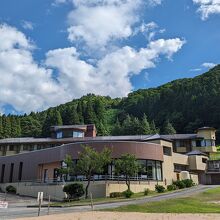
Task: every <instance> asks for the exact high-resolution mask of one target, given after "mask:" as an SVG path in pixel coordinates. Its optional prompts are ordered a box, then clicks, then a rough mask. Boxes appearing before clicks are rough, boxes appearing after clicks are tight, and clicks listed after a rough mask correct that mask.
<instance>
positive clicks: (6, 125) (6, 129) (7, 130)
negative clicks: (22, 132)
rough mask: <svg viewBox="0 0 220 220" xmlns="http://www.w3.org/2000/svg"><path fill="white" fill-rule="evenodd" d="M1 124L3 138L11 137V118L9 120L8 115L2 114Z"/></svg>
mask: <svg viewBox="0 0 220 220" xmlns="http://www.w3.org/2000/svg"><path fill="white" fill-rule="evenodd" d="M2 124H3V134H4V138H10V137H11V120H10V116H5V115H3V117H2Z"/></svg>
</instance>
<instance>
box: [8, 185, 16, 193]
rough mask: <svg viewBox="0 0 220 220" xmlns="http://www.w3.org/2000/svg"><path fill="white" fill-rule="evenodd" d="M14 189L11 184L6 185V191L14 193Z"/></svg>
mask: <svg viewBox="0 0 220 220" xmlns="http://www.w3.org/2000/svg"><path fill="white" fill-rule="evenodd" d="M16 191H17V190H16V188H15V187H14V186H12V185H9V186H7V187H6V192H7V193H16Z"/></svg>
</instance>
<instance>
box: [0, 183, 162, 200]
mask: <svg viewBox="0 0 220 220" xmlns="http://www.w3.org/2000/svg"><path fill="white" fill-rule="evenodd" d="M157 183H158V184H160V185H164V183H163V182H156V181H142V182H138V181H133V182H131V190H132V191H133V192H134V193H138V192H144V190H145V189H150V190H154V189H155V185H156V184H157ZM67 184H70V182H68V183H67ZM8 185H12V186H14V187H15V188H16V189H17V194H19V195H23V196H31V197H37V194H38V192H44V199H47V198H48V196H49V195H50V198H51V199H52V200H57V201H62V200H63V199H64V198H66V194H65V193H64V192H63V187H64V184H58V185H56V184H44V183H31V182H22V183H20V182H19V183H3V184H0V187H1V189H2V190H3V191H5V189H6V187H7V186H8ZM83 185H84V187H85V186H86V182H83ZM126 189H127V185H126V184H125V182H124V181H119V182H118V181H96V182H91V184H90V187H89V193H92V195H93V198H101V197H108V196H109V195H110V193H112V192H123V191H125V190H126Z"/></svg>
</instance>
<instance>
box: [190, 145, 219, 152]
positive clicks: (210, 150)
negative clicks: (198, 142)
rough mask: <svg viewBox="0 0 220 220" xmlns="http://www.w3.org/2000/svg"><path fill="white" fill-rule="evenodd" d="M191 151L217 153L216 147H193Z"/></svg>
mask: <svg viewBox="0 0 220 220" xmlns="http://www.w3.org/2000/svg"><path fill="white" fill-rule="evenodd" d="M192 150H199V151H201V152H204V153H212V152H217V149H216V146H206V147H193V148H192Z"/></svg>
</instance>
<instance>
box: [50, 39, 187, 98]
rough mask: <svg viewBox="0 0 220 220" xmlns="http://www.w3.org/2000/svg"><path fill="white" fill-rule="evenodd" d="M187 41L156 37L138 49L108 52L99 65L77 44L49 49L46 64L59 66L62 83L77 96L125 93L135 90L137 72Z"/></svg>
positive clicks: (59, 77)
mask: <svg viewBox="0 0 220 220" xmlns="http://www.w3.org/2000/svg"><path fill="white" fill-rule="evenodd" d="M183 44H184V41H183V40H180V39H179V38H176V39H168V40H164V39H159V40H157V41H153V42H151V43H150V44H149V45H148V46H147V47H146V48H141V49H140V50H138V51H136V50H134V49H133V48H131V47H129V46H125V47H123V48H120V49H118V50H116V51H114V52H112V53H110V54H107V55H106V56H105V57H104V58H103V59H101V60H99V61H98V62H97V63H96V64H95V65H91V64H89V63H86V62H85V61H82V60H80V58H79V54H77V52H76V49H75V48H74V47H71V48H64V49H57V50H51V51H49V52H48V53H47V59H46V65H48V66H49V67H52V68H57V69H58V71H59V73H60V75H59V76H58V80H59V82H60V84H61V85H62V86H63V88H64V89H65V91H67V92H68V93H69V94H74V95H73V96H74V97H75V96H76V97H80V96H82V95H84V94H85V93H88V92H91V93H95V94H100V95H110V96H112V97H119V96H120V97H121V96H126V95H127V94H128V93H129V92H130V91H131V90H132V88H133V87H132V84H131V82H130V78H131V77H132V76H133V75H136V74H139V73H140V72H141V71H142V70H144V69H149V68H152V67H155V65H156V64H155V63H156V62H157V59H158V57H159V56H160V55H165V56H167V57H169V58H171V56H172V55H173V54H174V53H176V52H177V51H178V50H180V49H181V47H182V46H183Z"/></svg>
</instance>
